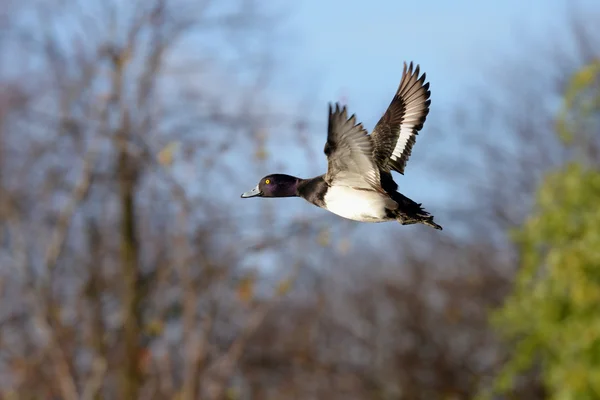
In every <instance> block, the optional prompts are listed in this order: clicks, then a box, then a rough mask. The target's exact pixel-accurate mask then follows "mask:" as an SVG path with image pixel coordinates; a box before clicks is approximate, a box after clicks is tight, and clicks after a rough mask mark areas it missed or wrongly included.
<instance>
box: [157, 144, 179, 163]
mask: <svg viewBox="0 0 600 400" xmlns="http://www.w3.org/2000/svg"><path fill="white" fill-rule="evenodd" d="M178 146H179V143H178V142H170V143H169V144H167V145H166V146H165V147H163V149H162V150H161V151H159V152H158V162H159V163H161V165H164V166H165V167H166V166H169V165H171V164H173V159H174V154H175V151H176V150H177V147H178Z"/></svg>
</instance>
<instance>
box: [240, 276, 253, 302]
mask: <svg viewBox="0 0 600 400" xmlns="http://www.w3.org/2000/svg"><path fill="white" fill-rule="evenodd" d="M255 281H256V278H255V276H254V275H253V274H251V275H248V276H246V277H244V278H242V280H240V282H239V284H238V286H237V295H238V298H239V299H240V301H242V302H244V303H248V302H250V300H252V298H253V297H254V283H255Z"/></svg>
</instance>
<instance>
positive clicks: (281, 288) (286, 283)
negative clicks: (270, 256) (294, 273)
mask: <svg viewBox="0 0 600 400" xmlns="http://www.w3.org/2000/svg"><path fill="white" fill-rule="evenodd" d="M293 283H294V281H293V279H292V278H287V279H283V280H282V281H280V282H279V283H278V284H277V294H278V295H279V296H284V295H286V294H287V293H288V292H289V291H290V289H291V288H292V285H293Z"/></svg>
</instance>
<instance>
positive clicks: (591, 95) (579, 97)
mask: <svg viewBox="0 0 600 400" xmlns="http://www.w3.org/2000/svg"><path fill="white" fill-rule="evenodd" d="M599 80H600V60H596V61H593V62H591V63H589V64H588V65H585V66H584V67H583V68H581V69H580V70H578V71H577V72H576V73H575V74H573V76H572V77H571V79H570V81H569V83H568V85H567V88H566V91H565V96H564V104H563V108H562V110H561V112H560V113H559V116H558V120H557V131H558V134H559V136H560V138H561V139H562V140H563V141H565V142H566V143H568V144H573V141H574V134H575V133H581V131H582V130H583V129H584V128H585V125H586V124H588V123H590V122H592V123H594V122H597V121H595V119H594V118H591V117H592V116H593V115H594V114H595V113H596V114H597V112H598V110H600V90H594V89H595V87H597V86H596V85H597V84H598V81H599Z"/></svg>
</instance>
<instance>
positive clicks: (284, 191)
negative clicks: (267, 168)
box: [242, 174, 300, 198]
mask: <svg viewBox="0 0 600 400" xmlns="http://www.w3.org/2000/svg"><path fill="white" fill-rule="evenodd" d="M299 181H300V179H298V178H296V177H295V176H290V175H284V174H272V175H267V176H265V177H264V178H262V179H261V180H260V182H258V185H256V187H255V188H254V189H252V190H250V191H247V192H245V193H242V198H248V197H257V196H260V197H295V196H298V182H299Z"/></svg>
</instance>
